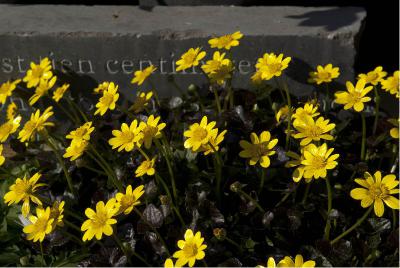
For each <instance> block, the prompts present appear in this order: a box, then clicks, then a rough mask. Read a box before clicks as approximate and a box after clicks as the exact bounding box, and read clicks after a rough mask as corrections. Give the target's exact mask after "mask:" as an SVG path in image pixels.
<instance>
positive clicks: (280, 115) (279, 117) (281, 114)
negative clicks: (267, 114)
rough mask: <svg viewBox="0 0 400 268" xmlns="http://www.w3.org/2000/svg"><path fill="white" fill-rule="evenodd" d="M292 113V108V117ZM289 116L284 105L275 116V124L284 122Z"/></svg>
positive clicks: (287, 107)
mask: <svg viewBox="0 0 400 268" xmlns="http://www.w3.org/2000/svg"><path fill="white" fill-rule="evenodd" d="M293 112H294V108H293V107H292V115H293ZM288 116H289V106H287V105H285V106H283V107H281V108H280V109H279V110H278V112H277V113H276V115H275V119H276V122H278V123H280V122H281V121H285V120H286V119H287V118H288Z"/></svg>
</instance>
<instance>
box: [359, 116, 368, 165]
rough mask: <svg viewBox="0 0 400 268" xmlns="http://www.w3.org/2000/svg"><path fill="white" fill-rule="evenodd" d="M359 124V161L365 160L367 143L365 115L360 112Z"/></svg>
mask: <svg viewBox="0 0 400 268" xmlns="http://www.w3.org/2000/svg"><path fill="white" fill-rule="evenodd" d="M361 122H362V141H361V155H360V158H361V161H364V160H365V145H366V143H367V123H366V121H365V114H364V112H361Z"/></svg>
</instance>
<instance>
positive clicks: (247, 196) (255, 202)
mask: <svg viewBox="0 0 400 268" xmlns="http://www.w3.org/2000/svg"><path fill="white" fill-rule="evenodd" d="M237 192H238V193H239V194H241V195H243V196H244V197H245V198H246V199H247V200H249V201H250V202H252V203H253V204H254V205H255V206H256V207H257V208H258V210H259V211H260V212H262V213H265V210H264V209H263V208H262V207H261V206H260V204H258V202H257V201H256V200H255V199H254V198H253V197H251V196H250V195H249V194H247V193H245V192H244V191H243V190H241V189H238V190H237Z"/></svg>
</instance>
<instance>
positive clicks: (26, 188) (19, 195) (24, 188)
mask: <svg viewBox="0 0 400 268" xmlns="http://www.w3.org/2000/svg"><path fill="white" fill-rule="evenodd" d="M41 176H42V175H41V174H39V173H35V175H33V176H32V177H31V178H29V179H27V178H26V177H24V178H23V179H20V178H17V179H16V181H15V183H14V184H13V185H11V186H10V188H9V192H7V193H6V194H5V195H4V202H5V203H7V205H8V206H10V205H11V204H14V203H15V204H18V203H19V202H21V201H23V204H22V215H24V217H26V216H27V215H28V214H29V211H30V201H32V202H33V203H35V204H37V205H39V206H41V205H42V202H41V201H40V200H39V198H37V197H36V196H35V195H34V193H35V192H36V190H37V188H39V187H41V186H43V185H45V184H43V183H37V181H38V180H39V179H40V177H41Z"/></svg>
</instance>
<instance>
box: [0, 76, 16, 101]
mask: <svg viewBox="0 0 400 268" xmlns="http://www.w3.org/2000/svg"><path fill="white" fill-rule="evenodd" d="M19 82H21V79H18V80H15V81H13V82H10V81H7V82H5V83H3V84H1V86H0V104H5V103H6V100H7V98H8V97H10V96H11V95H12V93H13V91H14V90H15V89H16V88H17V85H18V84H19Z"/></svg>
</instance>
